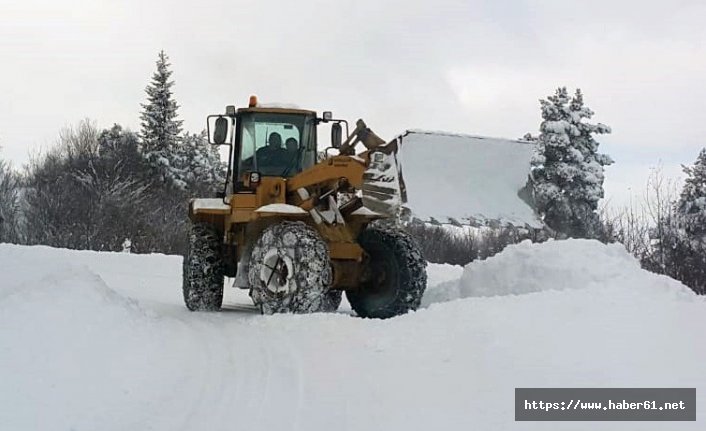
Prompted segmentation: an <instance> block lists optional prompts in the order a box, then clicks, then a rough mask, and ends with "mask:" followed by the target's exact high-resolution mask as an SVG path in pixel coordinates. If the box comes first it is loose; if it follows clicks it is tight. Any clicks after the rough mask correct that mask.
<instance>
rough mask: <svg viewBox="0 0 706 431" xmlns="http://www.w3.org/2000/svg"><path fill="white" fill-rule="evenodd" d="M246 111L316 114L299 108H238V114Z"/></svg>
mask: <svg viewBox="0 0 706 431" xmlns="http://www.w3.org/2000/svg"><path fill="white" fill-rule="evenodd" d="M248 112H261V113H265V114H298V115H313V116H316V111H310V110H308V109H299V108H276V107H257V106H256V107H253V108H238V114H245V113H248Z"/></svg>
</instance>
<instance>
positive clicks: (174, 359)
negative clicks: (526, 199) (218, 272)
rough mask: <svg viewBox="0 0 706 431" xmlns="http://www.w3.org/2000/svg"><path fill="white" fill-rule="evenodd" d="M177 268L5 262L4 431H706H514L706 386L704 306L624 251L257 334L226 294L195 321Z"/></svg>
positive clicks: (561, 245) (449, 275) (557, 255)
mask: <svg viewBox="0 0 706 431" xmlns="http://www.w3.org/2000/svg"><path fill="white" fill-rule="evenodd" d="M547 260H549V261H551V262H549V263H548V262H547ZM553 261H556V262H557V263H553ZM181 262H182V259H181V258H179V257H174V256H163V255H132V254H126V253H96V252H77V251H68V250H60V249H52V248H48V247H24V246H14V245H6V244H0V274H3V275H2V280H1V281H0V382H2V384H0V424H2V428H3V429H13V430H14V429H22V430H45V429H77V430H79V429H100V430H124V429H152V430H174V429H184V430H187V429H208V430H232V429H234V428H237V429H249V430H271V429H292V430H293V429H300V430H302V429H306V430H330V429H351V430H357V429H369V430H405V431H407V430H427V429H483V430H485V429H487V430H516V429H522V430H545V429H570V430H621V431H624V430H662V429H675V430H676V429H678V430H700V429H704V425H705V424H704V418H703V415H698V416H697V421H696V422H685V423H679V424H675V423H648V422H576V423H567V422H562V423H561V424H554V423H545V422H526V423H516V422H514V410H513V409H514V402H513V396H514V388H515V387H533V386H538V387H582V386H586V387H639V386H642V387H697V388H703V387H704V386H705V385H706V372H704V367H703V364H704V363H706V345H705V344H704V343H703V342H702V340H703V328H704V327H705V326H706V299H705V298H703V297H697V296H696V295H693V294H691V293H690V292H689V291H688V290H687V289H686V288H685V287H683V286H682V285H681V284H679V283H678V282H676V281H673V280H670V279H668V278H666V277H663V276H657V275H653V274H650V273H647V272H645V271H643V270H641V269H640V268H639V265H637V263H636V262H635V261H634V260H632V258H630V257H629V256H628V255H627V253H626V252H625V251H624V250H622V249H621V248H620V247H619V246H604V245H601V244H599V243H596V242H592V241H577V240H576V241H575V240H570V241H564V242H549V243H545V244H541V245H530V244H528V243H523V244H520V245H517V246H514V247H510V248H508V249H507V250H506V251H504V252H502V253H500V254H499V255H496V256H495V257H493V258H491V259H488V260H486V261H484V262H474V263H472V264H470V265H468V266H467V267H466V268H464V269H461V268H459V267H454V266H451V265H430V266H429V278H430V282H429V286H430V290H429V291H430V292H434V291H436V290H439V288H441V287H442V286H443V285H444V284H446V285H448V284H454V283H455V284H456V285H457V286H460V287H459V289H458V290H457V291H456V292H455V293H454V292H451V291H446V294H444V295H438V297H439V298H440V299H442V300H443V301H435V302H433V303H431V305H430V306H429V307H428V308H426V309H422V310H420V311H418V312H416V313H412V314H408V315H405V316H401V317H398V318H395V319H390V320H385V321H381V320H368V319H359V318H355V317H352V316H350V315H349V313H350V312H349V311H345V309H344V311H342V312H339V313H336V314H316V315H277V316H260V315H259V314H256V313H254V312H253V311H252V307H249V306H246V305H244V304H247V303H248V298H247V296H246V294H245V293H244V292H241V291H238V290H235V289H230V288H229V289H226V300H225V303H226V306H225V310H224V311H223V312H221V313H191V312H189V311H187V310H186V309H185V308H184V306H183V304H182V298H181ZM562 265H563V266H562ZM441 290H442V291H443V289H441ZM528 292H531V293H528ZM488 295H493V296H488ZM458 298H462V299H458ZM705 403H706V395H705V394H704V392H703V391H702V390H697V405H698V406H703V405H705Z"/></svg>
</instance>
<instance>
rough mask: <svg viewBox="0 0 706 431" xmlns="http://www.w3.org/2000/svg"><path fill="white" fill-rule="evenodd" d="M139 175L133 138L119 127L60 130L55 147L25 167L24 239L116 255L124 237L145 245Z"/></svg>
mask: <svg viewBox="0 0 706 431" xmlns="http://www.w3.org/2000/svg"><path fill="white" fill-rule="evenodd" d="M145 172H146V166H145V164H144V162H143V161H142V158H141V156H140V155H139V154H138V153H137V136H136V135H135V134H133V133H131V132H127V131H123V130H122V128H121V127H120V126H117V125H116V126H114V127H113V128H112V129H110V130H105V131H103V132H99V130H98V129H97V128H96V126H95V125H94V124H93V123H91V122H90V121H83V122H82V123H80V124H79V126H78V127H77V128H68V129H66V130H64V131H63V132H62V133H61V135H60V138H59V145H58V146H57V147H55V148H53V149H51V150H49V151H48V152H47V153H45V154H43V155H41V156H39V157H37V158H35V159H33V160H32V161H31V162H30V165H29V167H28V169H27V172H26V175H25V182H26V191H25V196H24V198H25V211H26V217H25V218H26V223H27V232H26V235H27V241H28V242H30V243H32V244H47V245H52V246H56V247H66V248H75V249H92V250H116V251H117V250H121V249H122V247H121V244H122V241H123V240H124V239H125V236H126V235H129V236H130V237H133V238H135V239H136V242H137V243H139V244H140V245H142V246H145V245H146V242H148V241H147V238H148V236H149V230H148V228H147V226H146V215H147V213H148V212H147V208H146V207H145V205H144V204H145V202H146V201H147V198H148V194H147V186H146V185H145V184H144V178H145ZM138 238H139V240H138Z"/></svg>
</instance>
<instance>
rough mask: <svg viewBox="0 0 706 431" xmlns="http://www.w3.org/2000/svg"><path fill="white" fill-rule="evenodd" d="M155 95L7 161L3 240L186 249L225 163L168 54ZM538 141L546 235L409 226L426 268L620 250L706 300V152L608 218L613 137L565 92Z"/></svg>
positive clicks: (536, 202) (1, 166)
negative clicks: (136, 121)
mask: <svg viewBox="0 0 706 431" xmlns="http://www.w3.org/2000/svg"><path fill="white" fill-rule="evenodd" d="M156 66H157V67H156V71H155V72H154V74H153V75H152V78H151V80H150V82H149V84H148V85H147V87H146V89H145V92H146V95H147V97H146V101H145V103H143V104H142V111H141V114H140V119H141V129H140V132H139V133H135V132H132V131H130V130H128V129H126V128H124V127H122V126H120V125H118V124H115V125H114V126H113V127H111V128H109V129H103V130H100V129H98V128H97V127H96V125H95V123H93V122H91V121H89V120H85V121H82V122H81V123H79V124H78V125H77V126H76V127H73V128H68V129H65V130H63V131H62V132H61V133H60V135H59V139H58V143H57V145H56V146H55V147H54V148H52V149H50V150H49V151H46V152H45V153H43V154H40V155H39V156H36V157H33V158H32V159H31V161H30V163H29V164H28V165H27V166H26V167H25V169H24V172H22V173H17V172H15V171H13V170H12V169H11V168H10V166H8V164H7V163H4V162H2V161H1V160H0V242H13V243H23V244H45V245H50V246H54V247H64V248H73V249H90V250H105V251H120V250H130V251H133V252H141V253H145V252H161V253H176V254H183V252H184V251H185V246H186V244H185V239H186V229H187V225H188V219H187V203H188V198H189V197H197V196H201V197H204V196H214V195H215V194H216V192H217V191H218V190H219V189H220V188H221V187H222V186H223V184H224V182H225V180H224V176H225V165H224V163H222V162H221V160H220V157H219V153H218V151H217V148H216V147H213V146H210V145H208V142H207V137H206V136H205V133H204V132H203V131H202V132H200V133H196V134H194V133H188V132H184V131H183V127H182V121H181V120H179V117H178V108H179V106H178V104H177V102H176V101H175V100H174V97H173V93H172V87H173V85H174V81H173V80H171V76H172V71H171V70H170V64H169V59H168V57H167V55H166V54H165V53H164V52H160V53H159V55H158V59H157V62H156ZM540 108H541V116H542V121H541V124H540V126H539V131H540V133H539V135H538V136H536V137H535V136H532V135H531V134H527V135H525V137H524V139H525V140H529V141H532V142H533V143H534V144H535V154H534V157H533V158H532V161H531V166H530V175H529V178H528V181H527V186H526V190H525V191H526V192H527V193H523V195H524V196H526V198H527V200H528V203H529V204H530V205H531V206H532V207H533V208H534V209H535V211H536V212H537V213H538V215H539V216H540V217H541V218H542V220H543V221H544V224H545V229H543V230H542V231H539V232H537V231H532V230H527V229H522V228H514V227H505V228H502V229H499V230H485V231H482V232H480V233H475V234H471V233H469V234H468V235H467V236H464V235H459V234H457V233H454V234H451V233H449V231H448V229H444V228H441V227H438V226H429V225H419V224H416V225H409V226H407V229H408V230H409V231H410V233H412V235H413V236H415V237H416V238H417V239H418V240H419V242H420V244H421V246H422V249H423V251H424V252H425V255H426V256H427V258H428V259H429V260H431V261H436V262H447V263H454V264H465V263H467V262H469V261H472V260H474V259H482V258H485V257H488V256H492V255H493V254H495V253H497V252H499V251H501V250H502V249H503V248H504V247H505V246H507V245H508V244H512V243H516V242H519V241H522V240H524V239H531V240H533V241H542V240H546V239H548V238H559V239H561V238H594V239H598V240H601V241H604V242H621V243H622V244H624V245H625V247H626V248H627V249H628V251H630V252H631V253H633V254H634V255H635V256H636V257H637V258H638V259H639V260H640V262H641V264H642V266H643V267H644V268H645V269H648V270H650V271H653V272H657V273H660V274H666V275H669V276H671V277H673V278H675V279H677V280H680V281H682V282H683V283H685V284H686V285H688V286H689V287H691V288H692V289H693V290H694V291H695V292H697V293H700V294H705V293H706V149H703V150H701V152H700V154H699V155H698V157H697V158H696V161H695V162H694V164H693V165H689V166H684V173H685V175H686V180H685V183H684V185H683V187H682V189H681V190H680V191H677V190H672V189H670V188H669V187H667V185H666V184H665V180H664V179H663V178H662V177H661V176H660V175H655V176H654V177H653V178H651V180H650V184H649V185H648V193H647V194H646V197H645V200H644V202H642V203H641V204H640V205H639V206H637V207H634V206H633V207H630V208H625V209H621V210H619V211H617V212H616V211H613V212H608V211H606V210H605V209H601V208H599V207H598V204H599V201H600V200H601V199H602V198H603V196H604V190H603V182H604V179H605V176H604V168H605V166H608V165H610V164H612V163H613V160H612V159H611V158H610V157H609V156H608V155H605V154H602V153H600V152H599V143H598V142H597V141H596V138H595V137H596V136H597V135H602V134H606V133H610V132H611V129H610V127H608V126H606V125H604V124H600V123H597V124H593V123H591V122H590V120H591V118H592V117H593V115H594V113H593V111H592V110H591V109H589V108H588V107H587V106H586V105H585V103H584V98H583V94H582V93H581V91H580V90H576V91H575V93H574V94H573V95H570V94H569V92H568V91H567V89H566V88H565V87H560V88H558V89H557V90H556V91H555V92H554V94H552V95H550V96H549V97H547V98H546V99H542V100H540Z"/></svg>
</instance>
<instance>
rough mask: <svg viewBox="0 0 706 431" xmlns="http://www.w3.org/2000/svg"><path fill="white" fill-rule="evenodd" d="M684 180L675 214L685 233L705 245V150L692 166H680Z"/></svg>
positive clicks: (705, 149)
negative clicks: (684, 175) (684, 176)
mask: <svg viewBox="0 0 706 431" xmlns="http://www.w3.org/2000/svg"><path fill="white" fill-rule="evenodd" d="M682 168H683V170H684V173H685V174H686V179H685V180H684V188H683V189H682V192H681V195H680V197H679V201H678V202H677V208H676V213H677V216H678V217H679V221H680V224H681V225H682V226H683V228H684V230H685V233H686V234H687V236H689V237H690V238H691V239H692V240H694V241H700V242H704V243H706V148H704V149H702V150H701V152H700V153H699V156H698V158H697V159H696V162H695V163H694V166H691V167H689V166H682Z"/></svg>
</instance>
